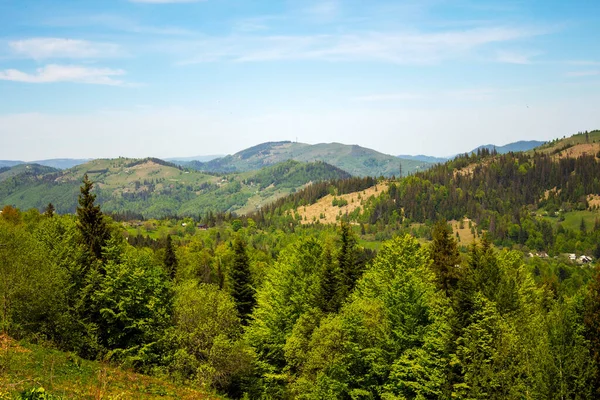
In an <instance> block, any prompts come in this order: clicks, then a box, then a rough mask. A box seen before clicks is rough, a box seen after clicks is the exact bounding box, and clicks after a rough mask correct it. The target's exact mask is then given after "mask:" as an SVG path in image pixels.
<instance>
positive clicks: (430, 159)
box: [397, 154, 448, 164]
mask: <svg viewBox="0 0 600 400" xmlns="http://www.w3.org/2000/svg"><path fill="white" fill-rule="evenodd" d="M397 157H398V158H402V159H405V160H413V161H422V162H426V163H431V164H437V163H443V162H446V161H448V159H447V158H444V157H434V156H426V155H423V154H419V155H416V156H410V155H407V154H402V155H399V156H397Z"/></svg>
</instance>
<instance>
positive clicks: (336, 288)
mask: <svg viewBox="0 0 600 400" xmlns="http://www.w3.org/2000/svg"><path fill="white" fill-rule="evenodd" d="M319 303H320V304H319V308H320V309H321V310H322V311H324V312H337V311H338V310H339V307H340V271H339V269H338V268H337V265H336V264H335V262H334V261H333V257H332V255H331V249H330V248H329V247H325V250H324V251H323V266H322V270H321V276H320V284H319Z"/></svg>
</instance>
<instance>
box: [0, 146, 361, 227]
mask: <svg viewBox="0 0 600 400" xmlns="http://www.w3.org/2000/svg"><path fill="white" fill-rule="evenodd" d="M84 174H88V176H89V177H90V179H91V180H92V181H94V182H95V183H96V185H95V193H96V195H97V199H98V201H99V203H100V204H102V207H103V209H104V210H105V211H108V212H118V213H133V214H140V215H142V216H144V217H162V216H169V215H194V216H197V215H200V214H204V213H206V212H208V211H213V212H227V211H230V212H239V213H243V212H247V211H253V210H256V209H257V208H260V207H262V206H263V205H264V204H267V203H270V202H272V201H274V200H276V199H277V198H279V197H282V196H285V195H287V194H290V193H292V192H294V191H296V190H298V189H301V188H303V187H304V186H306V185H307V184H309V183H311V182H318V181H324V180H332V179H345V178H349V177H350V174H348V173H347V172H345V171H343V170H341V169H339V168H336V167H334V166H331V165H329V164H326V163H324V162H313V163H303V162H298V161H293V160H288V161H285V162H282V163H278V164H275V165H271V166H268V167H265V168H263V169H260V170H256V171H247V172H242V173H231V174H222V175H216V174H206V173H202V172H198V171H189V170H184V169H183V168H181V167H180V166H177V165H175V164H173V163H170V162H167V161H163V160H160V159H156V158H147V159H128V158H118V159H98V160H93V161H90V162H87V163H85V164H81V165H78V166H76V167H73V168H70V169H67V170H64V171H61V170H57V169H54V168H50V167H45V166H40V165H33V164H24V165H18V166H15V167H13V168H11V169H9V170H5V171H4V172H1V173H0V179H1V181H0V206H1V205H5V204H10V205H15V206H17V207H18V208H21V209H28V208H38V209H40V210H41V209H44V208H45V207H46V206H47V204H48V203H53V204H54V206H55V208H56V210H57V211H58V212H59V213H72V212H74V211H75V208H76V206H77V196H78V194H79V187H80V185H81V180H82V178H83V175H84Z"/></svg>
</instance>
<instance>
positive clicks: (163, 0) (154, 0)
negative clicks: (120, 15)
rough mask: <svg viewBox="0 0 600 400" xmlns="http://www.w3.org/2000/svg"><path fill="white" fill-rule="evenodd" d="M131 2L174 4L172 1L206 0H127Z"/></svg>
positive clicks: (194, 0)
mask: <svg viewBox="0 0 600 400" xmlns="http://www.w3.org/2000/svg"><path fill="white" fill-rule="evenodd" d="M129 1H130V2H131V3H147V4H174V3H199V2H201V1H206V0H129Z"/></svg>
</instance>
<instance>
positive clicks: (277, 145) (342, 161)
mask: <svg viewBox="0 0 600 400" xmlns="http://www.w3.org/2000/svg"><path fill="white" fill-rule="evenodd" d="M290 159H292V160H296V161H303V162H313V161H324V162H327V163H329V164H331V165H334V166H336V167H338V168H340V169H343V170H344V171H346V172H348V173H349V174H351V175H354V176H382V175H383V176H392V175H396V176H397V175H398V174H399V173H400V165H402V173H403V175H407V174H409V173H412V172H416V171H419V170H424V169H426V168H428V167H429V166H430V165H431V164H430V163H427V162H423V161H418V160H404V159H398V158H397V157H394V156H391V155H387V154H383V153H379V152H377V151H375V150H371V149H367V148H364V147H361V146H357V145H345V144H341V143H320V144H315V145H310V144H306V143H295V142H268V143H262V144H259V145H257V146H253V147H250V148H248V149H246V150H242V151H240V152H238V153H236V154H233V155H229V156H226V157H223V158H219V159H216V160H212V161H209V162H206V163H202V162H198V161H192V162H190V163H188V164H186V165H188V166H189V167H190V168H194V169H197V170H199V171H210V172H241V171H251V170H256V169H260V168H263V167H265V166H268V165H273V164H276V163H279V162H282V161H286V160H290Z"/></svg>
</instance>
